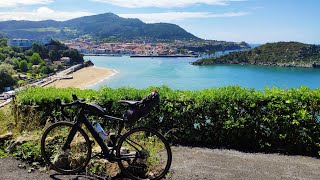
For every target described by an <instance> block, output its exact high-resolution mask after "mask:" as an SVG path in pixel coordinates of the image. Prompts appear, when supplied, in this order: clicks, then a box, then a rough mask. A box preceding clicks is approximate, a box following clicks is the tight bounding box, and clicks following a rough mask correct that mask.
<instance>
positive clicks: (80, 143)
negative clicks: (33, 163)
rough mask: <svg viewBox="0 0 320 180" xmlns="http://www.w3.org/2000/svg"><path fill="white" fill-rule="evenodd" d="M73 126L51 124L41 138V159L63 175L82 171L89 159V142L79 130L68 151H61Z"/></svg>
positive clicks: (59, 123)
mask: <svg viewBox="0 0 320 180" xmlns="http://www.w3.org/2000/svg"><path fill="white" fill-rule="evenodd" d="M73 126H74V124H73V123H70V122H58V123H55V124H52V125H51V126H49V127H48V129H46V130H45V132H44V133H43V135H42V138H41V153H42V157H43V158H44V160H45V161H46V163H47V164H48V165H49V167H51V168H53V169H54V170H56V171H58V172H60V173H63V174H74V173H78V172H80V171H82V170H84V168H85V167H86V166H87V164H88V163H89V161H90V159H91V151H92V149H91V142H90V139H89V137H88V135H87V134H86V133H85V132H84V131H83V129H81V128H77V132H76V134H75V136H74V137H73V140H72V141H71V143H70V149H67V150H65V151H64V150H62V147H63V145H64V143H65V142H66V140H67V138H68V135H69V134H70V131H71V129H72V127H73Z"/></svg>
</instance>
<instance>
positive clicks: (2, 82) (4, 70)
mask: <svg viewBox="0 0 320 180" xmlns="http://www.w3.org/2000/svg"><path fill="white" fill-rule="evenodd" d="M14 74H15V70H14V69H13V66H12V65H10V64H1V65H0V77H1V78H0V89H1V90H2V89H4V88H5V87H10V86H13V85H15V84H16V82H17V81H16V79H15V78H13V77H12V75H14Z"/></svg>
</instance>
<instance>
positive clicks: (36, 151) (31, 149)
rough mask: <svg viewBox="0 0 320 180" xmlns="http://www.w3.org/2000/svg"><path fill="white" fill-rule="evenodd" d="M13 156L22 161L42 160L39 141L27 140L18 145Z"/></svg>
mask: <svg viewBox="0 0 320 180" xmlns="http://www.w3.org/2000/svg"><path fill="white" fill-rule="evenodd" d="M13 156H15V157H19V158H21V159H22V160H24V161H29V162H43V160H42V156H41V150H40V143H38V142H33V141H28V142H25V143H23V144H21V145H20V146H18V147H17V148H16V150H15V152H14V153H13Z"/></svg>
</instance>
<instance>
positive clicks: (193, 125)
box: [16, 86, 320, 156]
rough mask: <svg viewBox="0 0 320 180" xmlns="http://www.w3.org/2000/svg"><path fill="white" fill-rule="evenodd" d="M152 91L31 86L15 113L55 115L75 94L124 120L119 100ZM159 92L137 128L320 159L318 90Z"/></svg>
mask: <svg viewBox="0 0 320 180" xmlns="http://www.w3.org/2000/svg"><path fill="white" fill-rule="evenodd" d="M153 89H155V88H153V87H150V88H148V89H143V90H138V89H133V88H120V89H111V88H102V89H100V90H99V91H94V90H79V89H72V88H69V89H56V88H45V89H43V88H30V89H28V90H27V91H26V92H23V93H20V94H19V95H18V96H17V99H16V104H17V109H20V111H17V112H18V114H21V113H23V111H22V110H23V109H24V108H23V107H25V105H35V104H37V105H39V106H40V107H41V108H40V109H41V110H42V111H52V109H53V108H54V103H53V102H54V99H55V98H57V97H60V98H62V99H63V101H66V102H68V101H71V94H72V93H75V94H77V95H78V97H81V98H86V99H87V100H88V101H95V102H96V103H98V104H100V105H102V106H103V107H104V108H105V109H106V110H107V112H109V114H110V115H113V116H119V117H121V115H122V112H123V111H124V108H123V107H121V106H120V105H119V104H118V103H117V101H118V100H120V99H129V100H140V99H141V98H143V97H144V96H145V95H147V94H148V93H150V92H151V91H152V90H153ZM157 89H158V90H159V92H160V97H161V102H160V106H158V107H156V108H155V110H153V111H152V113H151V114H149V115H148V116H147V117H146V118H144V119H142V120H140V121H139V123H138V124H136V125H144V126H149V127H153V128H157V129H159V130H160V131H161V132H162V133H163V134H165V135H166V137H167V138H168V139H169V140H170V141H171V142H172V143H177V144H183V145H192V146H207V147H217V146H218V147H226V148H235V149H242V150H249V151H251V150H252V151H271V152H275V151H276V152H283V153H295V154H304V155H314V156H319V152H320V123H319V120H318V118H317V117H318V116H317V112H318V111H319V110H320V108H319V104H320V89H316V90H311V89H308V88H306V87H300V88H298V89H288V90H283V89H265V90H264V91H256V90H253V89H246V88H241V87H238V86H230V87H222V88H213V89H207V90H202V91H179V90H172V89H170V88H168V87H160V88H157ZM20 121H23V120H20Z"/></svg>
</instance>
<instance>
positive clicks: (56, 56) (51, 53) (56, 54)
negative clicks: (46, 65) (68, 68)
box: [49, 50, 61, 61]
mask: <svg viewBox="0 0 320 180" xmlns="http://www.w3.org/2000/svg"><path fill="white" fill-rule="evenodd" d="M49 58H50V59H51V60H53V61H57V60H59V59H60V58H61V55H60V53H59V52H58V51H55V50H50V51H49Z"/></svg>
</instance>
